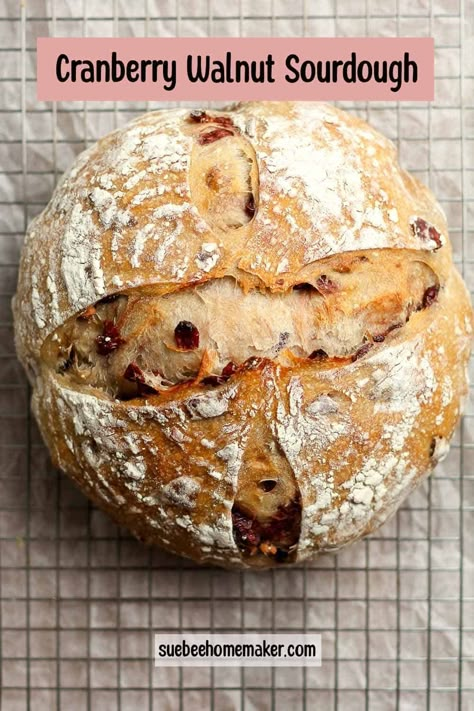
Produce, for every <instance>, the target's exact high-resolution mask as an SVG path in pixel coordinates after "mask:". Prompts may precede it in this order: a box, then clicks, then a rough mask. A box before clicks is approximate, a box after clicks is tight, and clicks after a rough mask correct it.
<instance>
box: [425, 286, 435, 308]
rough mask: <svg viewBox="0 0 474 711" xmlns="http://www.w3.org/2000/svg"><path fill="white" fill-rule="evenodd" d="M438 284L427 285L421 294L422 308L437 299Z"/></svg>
mask: <svg viewBox="0 0 474 711" xmlns="http://www.w3.org/2000/svg"><path fill="white" fill-rule="evenodd" d="M438 293H439V284H434V285H433V286H429V287H428V289H427V290H426V291H425V293H424V294H423V301H422V308H424V309H426V308H428V306H431V304H434V302H435V301H436V300H437V299H438Z"/></svg>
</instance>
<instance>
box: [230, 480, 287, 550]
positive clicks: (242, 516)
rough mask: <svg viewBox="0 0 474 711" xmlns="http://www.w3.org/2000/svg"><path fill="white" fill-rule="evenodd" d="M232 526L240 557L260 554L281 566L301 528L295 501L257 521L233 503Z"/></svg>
mask: <svg viewBox="0 0 474 711" xmlns="http://www.w3.org/2000/svg"><path fill="white" fill-rule="evenodd" d="M268 481H270V480H268ZM232 526H233V534H234V540H235V543H236V545H237V546H238V548H239V549H240V551H241V553H242V554H243V555H244V556H247V557H253V556H256V555H259V554H260V555H264V556H266V557H268V558H272V559H273V560H274V561H275V562H277V563H284V562H285V561H287V560H288V558H289V556H290V554H291V553H294V552H295V551H296V546H297V543H298V540H299V536H300V529H301V502H300V500H299V498H295V499H294V500H293V501H290V502H289V503H288V504H285V505H282V506H279V507H278V509H277V511H276V513H275V514H274V515H273V516H272V517H271V518H270V519H268V520H265V521H259V520H258V519H257V518H256V517H253V516H251V515H249V514H247V513H246V512H245V511H243V510H242V509H240V508H239V507H238V506H237V505H236V504H234V506H233V508H232Z"/></svg>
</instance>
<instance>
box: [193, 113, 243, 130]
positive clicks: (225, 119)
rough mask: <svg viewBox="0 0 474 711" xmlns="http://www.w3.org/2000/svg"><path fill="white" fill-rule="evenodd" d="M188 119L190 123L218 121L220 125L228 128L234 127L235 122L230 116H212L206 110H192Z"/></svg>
mask: <svg viewBox="0 0 474 711" xmlns="http://www.w3.org/2000/svg"><path fill="white" fill-rule="evenodd" d="M188 121H190V123H217V124H219V126H226V127H227V128H233V127H234V122H233V121H232V119H231V118H230V116H211V115H210V114H208V113H207V112H206V111H200V110H196V111H191V113H190V114H189V116H188Z"/></svg>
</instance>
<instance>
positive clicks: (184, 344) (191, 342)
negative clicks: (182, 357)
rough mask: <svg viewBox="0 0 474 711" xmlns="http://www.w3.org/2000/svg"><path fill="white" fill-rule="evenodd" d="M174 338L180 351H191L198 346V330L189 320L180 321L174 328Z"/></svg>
mask: <svg viewBox="0 0 474 711" xmlns="http://www.w3.org/2000/svg"><path fill="white" fill-rule="evenodd" d="M174 340H175V342H176V345H177V346H178V348H180V349H181V350H182V351H193V350H195V349H196V348H198V346H199V330H198V328H197V327H196V326H195V325H194V324H193V323H191V321H180V322H179V323H178V325H177V326H176V328H175V329H174Z"/></svg>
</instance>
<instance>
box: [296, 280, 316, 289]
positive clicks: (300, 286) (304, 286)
mask: <svg viewBox="0 0 474 711" xmlns="http://www.w3.org/2000/svg"><path fill="white" fill-rule="evenodd" d="M293 289H294V290H295V291H317V289H316V287H315V286H313V285H312V284H310V283H309V282H307V281H303V282H301V284H295V285H294V286H293Z"/></svg>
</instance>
